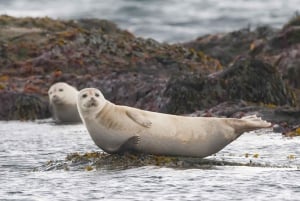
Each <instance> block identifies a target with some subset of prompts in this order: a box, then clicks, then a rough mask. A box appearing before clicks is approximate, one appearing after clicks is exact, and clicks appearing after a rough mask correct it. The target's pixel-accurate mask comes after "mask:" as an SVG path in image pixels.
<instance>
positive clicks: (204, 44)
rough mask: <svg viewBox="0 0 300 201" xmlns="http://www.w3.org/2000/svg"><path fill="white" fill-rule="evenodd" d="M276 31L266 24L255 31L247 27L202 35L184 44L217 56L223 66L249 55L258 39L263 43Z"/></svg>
mask: <svg viewBox="0 0 300 201" xmlns="http://www.w3.org/2000/svg"><path fill="white" fill-rule="evenodd" d="M275 31H276V30H275V29H272V28H270V27H266V26H263V27H258V28H256V29H255V30H253V31H251V30H250V28H245V29H241V30H238V31H233V32H230V33H223V34H216V35H206V36H202V37H199V38H197V39H196V40H195V41H191V42H187V43H184V44H183V45H184V46H185V47H188V48H193V49H195V50H196V51H203V52H204V53H205V54H208V55H210V56H211V57H214V58H217V59H218V60H219V61H220V62H221V64H222V65H223V66H228V64H229V63H231V62H232V61H233V60H234V59H235V58H236V57H237V56H239V55H243V56H245V55H248V53H249V51H250V50H251V49H253V48H254V46H253V45H254V44H255V43H257V42H258V41H260V42H259V43H260V44H261V43H263V41H266V40H268V39H269V38H271V37H272V36H273V35H274V34H275V33H276V32H275ZM256 51H257V49H256Z"/></svg>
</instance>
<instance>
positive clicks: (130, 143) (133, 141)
mask: <svg viewBox="0 0 300 201" xmlns="http://www.w3.org/2000/svg"><path fill="white" fill-rule="evenodd" d="M139 141H140V136H132V137H130V138H128V139H127V140H126V141H125V142H124V143H123V144H121V145H120V146H118V147H110V148H108V149H105V150H104V151H105V152H107V153H110V154H120V153H124V152H128V151H134V150H135V148H136V146H137V145H138V143H139Z"/></svg>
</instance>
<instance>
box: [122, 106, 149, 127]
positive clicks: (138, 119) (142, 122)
mask: <svg viewBox="0 0 300 201" xmlns="http://www.w3.org/2000/svg"><path fill="white" fill-rule="evenodd" d="M126 115H127V116H128V117H129V118H130V119H132V120H133V121H134V122H136V123H138V124H140V125H141V126H144V127H146V128H150V126H151V125H152V122H151V121H150V120H148V119H146V118H144V117H143V116H142V115H140V114H139V113H136V112H133V111H128V110H127V111H126Z"/></svg>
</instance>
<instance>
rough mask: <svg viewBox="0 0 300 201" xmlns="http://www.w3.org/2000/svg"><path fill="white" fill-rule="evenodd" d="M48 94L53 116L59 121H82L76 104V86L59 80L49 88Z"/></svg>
mask: <svg viewBox="0 0 300 201" xmlns="http://www.w3.org/2000/svg"><path fill="white" fill-rule="evenodd" d="M48 95H49V100H50V110H51V113H52V117H53V119H54V120H55V121H56V122H57V123H79V122H81V118H80V115H79V113H78V110H77V106H76V105H77V104H76V102H77V95H78V90H77V89H76V88H74V87H73V86H71V85H69V84H67V83H64V82H57V83H55V84H53V85H52V86H51V87H50V88H49V90H48Z"/></svg>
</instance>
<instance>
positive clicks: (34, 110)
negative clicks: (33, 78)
mask: <svg viewBox="0 0 300 201" xmlns="http://www.w3.org/2000/svg"><path fill="white" fill-rule="evenodd" d="M0 103H1V107H0V120H34V119H41V118H49V117H50V113H49V110H48V103H47V102H46V101H45V100H42V99H41V98H40V97H38V96H36V95H29V94H23V93H16V92H0Z"/></svg>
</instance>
